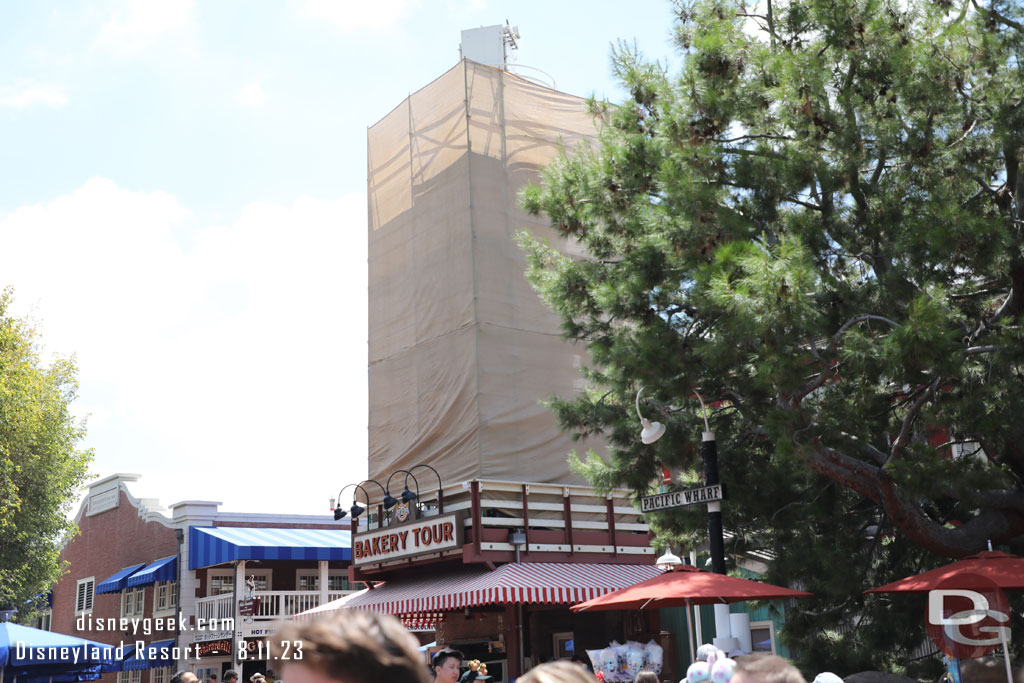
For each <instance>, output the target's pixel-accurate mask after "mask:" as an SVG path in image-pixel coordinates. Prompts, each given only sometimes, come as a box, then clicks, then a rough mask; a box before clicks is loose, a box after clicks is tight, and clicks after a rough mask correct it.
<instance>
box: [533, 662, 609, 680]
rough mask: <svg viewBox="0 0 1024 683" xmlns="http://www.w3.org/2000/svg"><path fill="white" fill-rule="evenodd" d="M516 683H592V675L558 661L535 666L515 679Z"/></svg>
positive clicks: (576, 666) (574, 665)
mask: <svg viewBox="0 0 1024 683" xmlns="http://www.w3.org/2000/svg"><path fill="white" fill-rule="evenodd" d="M516 680H517V681H518V683H594V681H595V680H596V679H595V678H594V675H593V674H591V673H590V672H589V671H587V670H586V669H584V668H583V667H582V666H578V665H576V664H573V663H572V662H569V661H566V660H564V659H560V660H558V661H554V662H548V663H547V664H541V665H539V666H535V667H533V668H532V669H530V670H529V671H527V672H526V673H525V674H523V675H522V676H520V677H519V678H517V679H516Z"/></svg>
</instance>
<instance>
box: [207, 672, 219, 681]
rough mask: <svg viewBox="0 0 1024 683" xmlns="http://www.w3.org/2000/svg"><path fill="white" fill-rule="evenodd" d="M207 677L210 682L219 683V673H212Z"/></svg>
mask: <svg viewBox="0 0 1024 683" xmlns="http://www.w3.org/2000/svg"><path fill="white" fill-rule="evenodd" d="M207 678H208V680H209V681H210V683H217V674H210V675H209V676H208V677H207Z"/></svg>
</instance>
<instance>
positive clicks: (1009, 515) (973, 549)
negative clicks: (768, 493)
mask: <svg viewBox="0 0 1024 683" xmlns="http://www.w3.org/2000/svg"><path fill="white" fill-rule="evenodd" d="M810 464H811V466H812V467H813V468H814V469H815V470H817V471H818V472H821V473H822V474H824V475H825V476H826V477H829V478H830V479H833V480H835V481H837V482H839V483H840V484H842V485H843V486H846V487H848V488H851V489H853V490H854V491H856V492H858V493H860V494H861V495H863V496H864V497H865V498H868V499H870V500H872V501H874V502H876V503H878V504H879V505H881V506H882V509H883V511H885V513H886V514H887V515H888V516H889V518H890V519H891V520H892V522H893V524H894V525H895V526H896V527H897V528H898V529H900V531H902V532H903V534H904V535H905V536H906V537H907V538H908V539H909V540H910V541H912V542H913V543H915V544H917V545H919V546H921V547H922V548H924V549H925V550H929V551H931V552H933V553H937V554H939V555H944V556H946V557H966V556H968V555H973V554H975V553H977V552H980V551H981V550H984V549H985V541H986V540H988V539H991V540H993V541H996V542H1001V541H1002V540H1004V539H1010V538H1015V537H1017V536H1019V535H1021V534H1022V533H1024V508H1020V507H1017V508H1015V509H1005V510H1004V509H987V510H983V511H982V512H981V513H979V514H978V515H975V516H974V517H972V518H971V519H969V520H968V521H967V522H966V523H964V524H963V525H962V526H960V527H956V528H953V529H949V528H946V527H945V526H943V525H942V524H939V523H938V522H936V521H935V520H933V519H931V518H929V517H928V515H926V514H925V513H924V511H923V510H922V509H921V507H920V505H918V504H917V503H916V502H913V501H910V500H907V499H906V498H904V497H903V496H902V495H901V494H900V492H899V489H898V488H897V487H896V484H895V483H894V482H893V481H892V480H891V479H890V478H889V477H888V476H887V475H886V474H885V472H884V470H882V468H880V467H874V466H872V465H869V464H867V463H865V462H862V461H860V460H857V459H856V458H851V457H849V456H847V455H845V454H844V453H842V452H840V451H837V450H835V449H833V448H829V447H828V446H824V445H822V444H817V445H815V447H814V450H813V452H812V454H811V456H810Z"/></svg>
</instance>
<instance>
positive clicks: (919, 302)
mask: <svg viewBox="0 0 1024 683" xmlns="http://www.w3.org/2000/svg"><path fill="white" fill-rule="evenodd" d="M954 2H955V3H956V4H953V3H954ZM757 7H758V9H757V10H754V9H748V8H745V6H744V5H742V4H739V3H737V2H727V1H725V0H693V1H692V2H677V3H676V10H677V17H678V21H677V23H676V27H675V38H676V42H677V45H678V46H679V48H680V49H681V50H682V51H683V53H684V62H683V66H682V68H681V70H680V72H679V73H678V74H668V73H666V72H665V70H664V69H663V68H662V67H661V66H659V65H657V64H650V63H648V62H646V61H645V60H644V59H643V58H642V56H641V55H640V54H639V52H638V50H637V49H636V48H635V47H630V46H628V45H624V44H621V45H619V46H617V48H616V49H615V50H614V54H613V60H614V64H615V73H616V75H617V76H618V77H619V78H620V80H621V81H622V83H623V85H624V87H625V89H626V91H627V92H628V93H629V94H630V97H629V99H628V100H627V101H626V102H623V103H621V104H619V105H617V106H612V105H610V104H608V103H600V102H594V103H592V111H593V112H595V114H596V115H597V119H598V120H599V121H600V123H601V125H600V128H599V133H598V140H597V144H596V145H595V147H594V149H582V150H580V151H577V152H573V153H571V154H570V153H565V154H563V155H562V156H561V157H560V158H559V159H557V160H555V161H554V162H553V163H552V164H551V165H550V166H549V167H548V168H547V169H546V171H545V173H544V175H543V181H542V183H541V184H540V185H538V186H535V187H531V188H528V189H527V190H526V191H525V192H524V194H523V205H524V206H525V207H526V209H527V210H528V211H530V212H532V213H534V214H543V215H546V216H547V217H548V218H549V219H550V220H551V223H552V225H553V226H554V227H555V228H557V229H558V230H559V231H560V232H561V233H562V234H563V235H565V236H571V237H572V238H574V239H576V240H577V241H578V242H579V243H580V244H581V245H582V246H583V248H584V249H585V252H586V254H587V255H588V256H587V257H585V258H568V257H565V256H563V255H560V254H558V253H556V252H554V251H553V250H551V249H550V248H548V247H547V246H546V245H545V244H543V243H541V242H538V241H536V240H534V239H533V238H531V237H530V236H528V235H524V236H523V237H522V243H523V245H524V248H525V249H526V251H527V254H528V259H529V263H530V270H529V273H528V277H529V278H530V280H531V282H532V283H533V284H534V286H535V287H536V288H537V290H538V291H539V292H540V293H541V295H542V296H543V297H544V299H545V301H547V302H548V304H549V305H550V306H551V307H552V309H553V310H554V311H556V312H557V313H558V314H559V315H560V317H561V319H562V324H563V330H564V332H565V335H566V336H567V337H568V338H570V339H573V340H575V341H578V342H583V343H585V344H586V345H587V347H588V349H589V351H590V356H591V363H590V365H589V367H587V368H586V369H585V370H584V377H585V378H586V380H587V382H588V384H589V387H590V389H589V391H587V392H585V393H584V394H582V395H580V396H577V397H574V398H573V399H571V400H569V399H554V400H552V402H551V405H552V407H553V409H554V410H555V412H556V414H557V415H558V418H559V420H560V423H561V424H562V425H563V427H564V428H566V429H567V430H570V431H571V432H573V433H574V434H577V435H581V436H582V435H592V434H603V435H604V436H605V439H606V440H607V442H608V444H609V445H610V447H611V449H610V455H609V457H608V460H607V462H605V461H601V460H600V459H599V458H596V456H594V455H590V456H589V457H588V458H586V459H584V460H580V459H578V458H577V459H576V460H575V466H576V467H577V469H578V471H580V472H582V473H584V474H585V475H586V476H588V477H590V479H591V480H592V481H593V482H594V483H595V485H597V486H599V487H604V488H609V487H613V486H629V487H631V488H633V490H634V491H636V493H637V495H643V494H644V493H647V492H649V490H650V487H651V486H652V482H654V481H655V479H656V476H657V473H658V471H659V469H658V468H659V464H660V463H664V464H666V465H668V466H670V467H673V468H676V469H677V470H678V471H679V472H680V476H679V480H678V482H677V485H679V486H692V485H695V484H696V483H697V481H696V473H698V472H699V471H700V462H699V448H698V447H697V444H696V439H697V438H698V437H697V435H698V434H699V432H700V431H701V430H702V418H701V417H700V414H699V412H698V411H697V410H696V409H695V408H696V400H695V398H694V392H700V394H701V395H702V396H703V398H704V399H705V401H707V402H709V403H710V404H711V405H712V406H713V416H712V417H711V420H712V428H713V429H714V430H715V432H716V433H717V435H718V441H719V444H720V447H719V451H720V470H721V471H722V476H723V479H724V480H725V481H726V483H727V485H728V486H729V489H730V490H731V491H732V492H733V493H734V495H733V496H732V497H731V498H730V499H729V500H728V501H727V502H726V503H725V505H724V506H723V508H724V516H725V524H726V526H727V528H728V529H729V531H730V534H731V539H730V540H729V542H728V545H729V548H728V550H729V551H730V552H731V553H741V552H754V551H764V552H769V553H772V554H774V557H775V558H776V559H775V560H774V561H773V562H772V563H771V570H770V572H769V577H768V578H769V580H775V581H778V582H783V583H792V582H800V583H802V584H803V585H806V586H807V587H808V589H809V590H812V591H813V592H814V593H815V597H814V598H812V599H809V600H806V601H802V602H801V605H800V608H799V609H798V610H796V611H794V612H793V616H792V618H791V619H790V621H789V623H788V624H787V634H788V637H789V638H790V639H791V642H793V643H799V644H800V645H801V651H802V653H803V655H804V657H805V661H807V663H808V666H809V667H810V666H811V665H812V664H814V663H815V662H818V663H821V664H828V662H826V661H822V660H824V659H826V657H825V653H831V655H832V656H834V657H835V658H837V659H838V658H840V654H837V653H841V662H840V663H841V666H828V667H827V668H830V669H832V670H835V671H837V672H839V673H852V672H853V671H854V670H856V669H857V668H858V667H864V668H867V667H868V666H885V667H887V668H890V669H891V668H894V667H896V668H898V667H901V666H902V665H901V664H900V662H901V661H903V660H902V659H901V658H905V657H906V654H907V652H908V651H909V650H910V649H911V648H912V647H914V646H916V645H917V644H918V643H919V642H920V641H921V639H922V638H923V624H922V623H921V622H922V619H921V612H920V611H918V610H916V609H909V608H901V607H900V605H901V604H904V603H900V602H899V601H897V600H889V599H887V598H878V597H872V598H869V599H865V598H863V597H862V596H861V594H860V593H861V591H863V590H864V589H866V588H868V587H870V586H872V585H878V584H880V583H884V582H887V581H890V580H893V579H896V578H900V577H901V576H903V575H906V574H909V573H913V572H915V571H918V570H920V569H924V568H928V567H930V566H935V565H937V564H939V563H941V562H943V561H946V560H947V559H948V558H950V557H961V556H964V555H968V554H971V553H973V552H976V551H979V550H982V549H984V548H985V545H986V541H987V540H989V539H991V540H992V541H993V542H994V543H996V544H1002V545H1003V546H1005V547H1009V548H1010V549H1012V550H1016V551H1017V552H1024V483H1022V482H1024V421H1021V420H1020V419H1019V414H1020V412H1021V408H1022V407H1024V343H1022V342H1024V326H1022V325H1021V316H1022V313H1024V249H1022V246H1024V239H1022V237H1024V236H1022V231H1024V174H1021V173H1020V166H1021V162H1022V161H1024V152H1022V148H1024V77H1022V74H1021V66H1020V65H1021V56H1022V51H1024V25H1022V24H1024V12H1022V8H1021V7H1020V5H1019V4H1017V3H1012V2H1008V1H1006V0H994V2H992V3H987V4H985V5H984V6H982V5H981V4H976V3H975V2H973V0H964V1H960V0H953V1H952V2H951V1H949V0H940V1H939V2H924V1H922V0H911V1H910V2H892V1H891V0H843V1H842V2H831V1H827V0H790V1H788V2H782V3H779V2H771V3H768V4H765V3H761V4H758V5H757ZM758 14H759V15H760V16H757V15H758ZM640 386H643V387H645V394H644V395H645V396H646V397H649V398H648V400H647V403H646V407H645V409H644V410H645V413H646V414H648V416H649V417H650V418H652V419H656V420H659V421H661V422H663V423H664V424H666V426H667V433H666V436H665V437H664V438H663V439H661V440H660V441H659V442H657V443H656V444H654V445H652V446H642V445H641V444H640V443H639V438H638V435H637V433H638V426H637V424H636V418H635V414H634V413H633V406H632V402H633V397H634V395H635V394H636V391H637V389H638V388H639V387H640ZM954 456H955V457H954ZM650 517H651V519H650V521H651V524H652V527H653V528H655V529H656V531H657V532H658V535H659V538H663V539H668V538H673V537H675V538H677V539H685V540H687V541H694V540H696V539H697V538H700V537H701V535H702V534H703V533H704V532H703V530H702V529H703V525H704V523H705V522H704V516H703V515H701V514H697V513H695V512H693V511H685V512H672V513H665V514H659V515H652V516H650ZM850 615H854V616H853V617H852V618H853V619H854V620H855V622H856V624H851V623H849V619H850V618H851V616H850ZM853 625H856V626H857V628H855V629H853V630H851V629H850V627H851V626H853ZM821 668H826V667H825V666H822V667H821ZM840 669H844V670H840Z"/></svg>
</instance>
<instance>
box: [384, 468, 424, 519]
mask: <svg viewBox="0 0 1024 683" xmlns="http://www.w3.org/2000/svg"><path fill="white" fill-rule="evenodd" d="M399 472H405V484H404V486H403V488H402V493H401V500H402V502H403V503H411V502H412V501H414V500H416V499H417V498H419V497H420V482H419V481H418V480H417V479H416V475H415V474H413V473H412V472H410V471H409V470H395V471H394V472H392V473H391V476H389V477H388V481H387V484H385V485H384V489H385V491H384V509H385V510H390V509H391V508H393V507H395V505H397V504H398V499H397V498H395V497H394V496H392V495H391V480H392V479H394V477H395V475H396V474H398V473H399ZM409 477H412V482H413V483H414V484H416V493H413V492H412V491H410V490H409ZM419 516H420V514H419V507H418V506H417V508H416V517H417V518H419Z"/></svg>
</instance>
